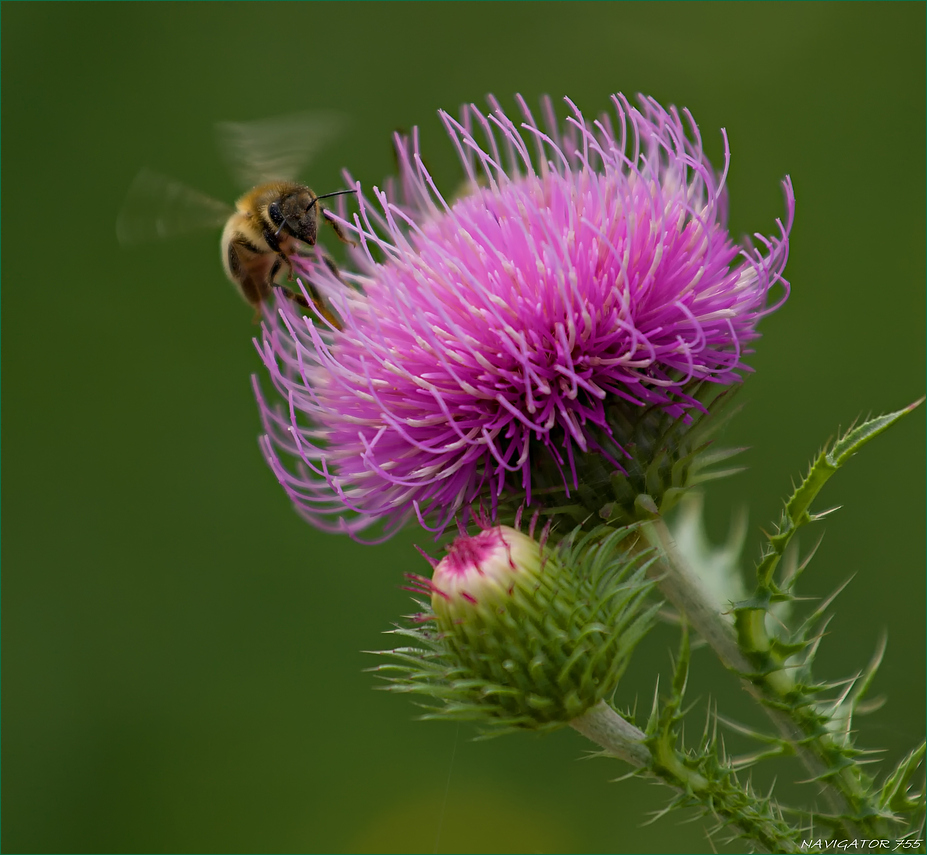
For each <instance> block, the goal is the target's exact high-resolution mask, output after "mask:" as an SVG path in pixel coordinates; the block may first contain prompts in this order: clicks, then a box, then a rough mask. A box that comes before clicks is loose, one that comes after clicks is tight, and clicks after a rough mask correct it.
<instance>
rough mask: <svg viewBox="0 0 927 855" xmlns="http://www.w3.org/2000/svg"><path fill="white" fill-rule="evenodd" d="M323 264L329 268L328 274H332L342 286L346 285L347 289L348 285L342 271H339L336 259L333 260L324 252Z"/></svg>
mask: <svg viewBox="0 0 927 855" xmlns="http://www.w3.org/2000/svg"><path fill="white" fill-rule="evenodd" d="M322 262H323V263H324V264H325V266H326V267H327V268H328V272H329V273H331V275H332V276H334V277H335V279H337V280H338V281H339V282H340V283H341V284H342V285H344V286H345V287H346V288H347V287H348V283H347V282H345V281H344V279H342V278H341V271H340V270H339V269H338V265H337V264H335V259H333V258H332V257H331V256H330V255H329V254H328V253H327V252H323V253H322Z"/></svg>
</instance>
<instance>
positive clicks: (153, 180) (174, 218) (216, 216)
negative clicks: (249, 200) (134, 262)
mask: <svg viewBox="0 0 927 855" xmlns="http://www.w3.org/2000/svg"><path fill="white" fill-rule="evenodd" d="M232 213H233V209H232V208H231V207H229V206H228V205H226V204H225V203H224V202H220V201H218V200H217V199H213V198H212V197H210V196H207V195H206V194H205V193H200V192H198V191H197V190H194V189H193V188H192V187H187V185H186V184H181V183H180V182H179V181H175V180H174V179H172V178H168V177H167V176H166V175H161V174H159V173H157V172H152V171H151V170H150V169H143V170H142V171H141V172H139V174H138V175H137V176H136V178H135V180H134V181H133V182H132V186H131V187H130V188H129V194H128V196H126V201H125V204H124V205H123V206H122V210H121V211H120V212H119V216H118V217H117V218H116V237H118V238H119V242H120V243H122V244H137V243H144V242H146V241H151V240H160V239H161V238H169V237H176V236H177V235H182V234H186V233H188V232H192V231H196V230H198V229H207V228H216V226H220V225H222V224H223V223H224V222H225V221H226V220H227V219H228V218H229V217H230V216H231V215H232Z"/></svg>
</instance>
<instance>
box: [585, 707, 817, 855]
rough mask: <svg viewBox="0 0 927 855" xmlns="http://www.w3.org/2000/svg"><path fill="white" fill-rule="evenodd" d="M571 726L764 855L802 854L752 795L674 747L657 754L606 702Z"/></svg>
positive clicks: (789, 831) (783, 827)
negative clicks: (703, 770) (693, 764)
mask: <svg viewBox="0 0 927 855" xmlns="http://www.w3.org/2000/svg"><path fill="white" fill-rule="evenodd" d="M570 726H571V727H573V728H574V729H575V730H577V731H579V732H580V733H581V734H582V735H583V736H585V737H586V738H587V739H590V740H592V741H593V742H595V743H596V744H597V745H599V746H601V747H602V748H604V749H605V751H606V752H607V753H608V754H611V755H612V756H614V757H619V758H620V759H622V760H624V761H626V762H627V763H630V764H631V765H632V766H634V767H635V768H638V769H643V770H646V771H648V772H650V773H651V774H653V775H655V776H657V777H659V778H660V779H661V780H663V782H664V783H666V784H669V785H670V786H671V787H673V789H675V790H676V791H677V792H679V793H680V794H681V796H682V800H681V803H683V804H687V805H693V806H698V807H701V808H702V809H703V810H704V811H705V812H706V813H711V814H713V815H715V816H717V817H720V818H721V819H722V820H723V821H724V822H725V823H726V824H728V825H730V826H732V827H734V828H736V829H737V830H738V831H739V833H740V835H741V836H742V837H743V838H745V839H746V840H750V841H751V842H753V844H754V845H756V846H758V847H760V848H761V849H762V850H763V851H765V852H782V853H797V852H800V851H802V850H801V848H800V843H799V841H798V836H797V833H796V831H795V830H794V829H792V828H791V827H790V826H789V825H787V824H786V823H785V822H784V821H783V820H782V819H781V818H779V817H778V816H776V815H774V814H773V812H772V810H766V811H764V810H763V809H762V808H763V805H759V804H758V802H757V798H756V796H755V795H753V794H752V793H748V792H745V791H744V790H743V789H741V788H740V787H739V786H737V784H736V782H734V781H733V780H732V779H731V778H730V777H728V776H726V775H722V776H721V777H720V778H719V779H718V780H708V779H707V778H705V776H704V775H702V774H700V773H699V772H698V771H696V770H695V769H692V768H690V766H689V765H688V764H687V763H686V759H685V758H684V757H682V756H681V755H680V754H679V752H678V751H676V750H675V749H673V748H672V747H666V746H663V744H662V743H661V744H660V745H661V747H660V750H659V751H658V752H657V753H656V754H655V753H652V752H651V749H650V748H648V746H647V744H646V740H647V736H646V734H645V733H644V732H643V731H642V730H639V729H638V728H636V727H634V725H632V724H631V723H630V722H628V721H625V719H623V718H622V717H621V716H620V715H618V713H616V712H615V711H614V710H613V709H612V708H611V707H610V706H609V705H608V704H607V703H605V701H600V702H599V703H598V704H597V705H596V706H594V707H593V708H592V709H590V710H588V711H587V712H586V713H584V714H583V715H581V716H580V717H579V718H576V719H574V720H573V721H571V722H570Z"/></svg>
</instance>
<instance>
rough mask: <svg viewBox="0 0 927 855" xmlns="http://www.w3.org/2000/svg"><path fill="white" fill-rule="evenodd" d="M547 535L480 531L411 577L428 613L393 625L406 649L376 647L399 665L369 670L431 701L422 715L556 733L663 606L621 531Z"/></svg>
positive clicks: (595, 697)
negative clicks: (652, 596) (426, 573)
mask: <svg viewBox="0 0 927 855" xmlns="http://www.w3.org/2000/svg"><path fill="white" fill-rule="evenodd" d="M483 522H485V521H483ZM545 540H546V536H542V538H541V542H538V541H535V540H534V539H533V538H532V537H531V536H529V535H526V534H523V533H522V532H520V531H517V530H515V529H512V528H509V527H507V526H496V527H493V528H484V529H482V530H481V531H479V532H478V533H477V534H475V535H473V536H469V535H462V536H460V537H458V538H457V539H456V540H455V541H454V543H453V544H451V546H450V547H449V548H448V554H447V556H446V557H445V558H443V559H442V560H441V561H439V562H432V565H433V567H434V572H433V574H432V577H431V579H427V578H425V577H422V576H416V575H412V574H409V575H408V577H407V578H409V579H410V580H411V581H412V590H414V591H418V592H419V593H423V594H425V595H426V596H428V597H429V598H430V605H431V608H430V609H427V608H426V611H425V612H423V613H421V614H419V615H416V616H415V624H416V626H414V627H412V628H407V629H402V628H400V629H399V630H397V632H398V634H400V635H402V636H405V637H407V638H411V639H413V641H414V646H413V647H404V648H398V649H396V650H391V651H382V654H383V655H385V656H387V657H389V658H391V659H396V660H398V664H391V665H383V666H381V667H379V668H377V669H376V670H377V671H378V672H379V673H380V675H381V676H383V677H385V678H386V679H387V680H389V681H390V686H389V688H391V689H393V690H395V691H403V692H414V693H418V694H424V695H429V696H431V697H433V698H436V699H438V700H439V701H440V702H441V703H440V705H439V706H437V707H432V708H431V709H432V713H431V714H430V715H428V716H426V717H428V718H439V717H440V718H451V719H458V720H468V721H478V722H480V723H482V724H483V725H484V726H487V727H488V728H489V730H488V731H487V732H492V733H500V732H503V731H505V730H512V729H529V730H549V729H552V728H556V727H560V726H562V725H564V724H568V723H570V722H572V721H573V720H574V719H576V718H577V717H578V716H581V715H582V714H584V713H585V712H586V711H587V710H589V709H591V708H592V707H594V706H595V705H596V704H598V703H599V702H600V701H601V700H602V699H603V698H606V697H609V696H610V695H611V694H612V693H613V692H614V690H615V687H616V686H617V685H618V681H619V679H620V677H621V675H622V674H623V673H624V670H625V668H626V666H627V664H628V661H629V660H630V656H631V653H632V651H633V650H634V648H635V646H636V645H637V643H638V642H639V641H640V639H641V638H642V637H643V636H644V634H645V633H646V632H647V630H648V629H649V628H650V627H651V625H652V623H653V617H654V614H655V613H656V611H657V609H658V608H659V603H656V604H653V605H651V606H650V607H646V604H645V600H646V597H647V594H648V593H649V591H650V589H651V587H652V584H653V583H652V582H648V581H647V579H646V570H647V562H648V553H646V552H644V551H642V550H640V549H631V550H627V548H626V545H625V542H633V541H634V540H635V537H634V536H633V534H632V532H631V530H630V529H627V528H625V529H620V530H616V531H609V532H602V531H596V532H593V533H589V534H585V535H582V534H581V533H580V531H579V530H578V529H577V530H574V531H573V532H572V533H571V534H570V535H568V536H567V537H566V538H565V539H564V540H563V541H562V542H561V543H560V544H558V545H557V546H556V547H552V546H549V545H547V544H546V543H545V542H544V541H545ZM423 605H424V604H423Z"/></svg>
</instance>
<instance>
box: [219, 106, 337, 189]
mask: <svg viewBox="0 0 927 855" xmlns="http://www.w3.org/2000/svg"><path fill="white" fill-rule="evenodd" d="M346 125H347V121H346V119H345V117H344V116H342V115H340V114H338V113H294V114H293V115H289V116H277V117H275V118H271V119H261V120H259V121H256V122H221V123H220V124H218V125H217V126H216V130H217V132H218V135H219V147H220V149H221V150H222V153H223V154H224V155H225V157H226V159H227V160H228V162H229V165H230V167H231V168H232V171H233V173H234V175H235V178H236V179H237V180H238V181H239V182H240V183H241V186H242V188H244V189H248V188H251V187H254V186H256V185H258V184H265V183H267V182H269V181H280V180H288V181H294V180H295V179H296V178H297V177H298V176H299V173H300V172H301V171H302V170H303V169H304V168H305V167H306V166H308V164H309V162H310V161H311V160H312V158H313V157H314V156H315V155H316V154H317V153H318V152H319V151H320V150H321V149H322V148H323V147H324V146H326V145H328V144H329V143H331V142H333V141H334V140H335V139H336V138H337V137H338V136H340V134H341V133H342V131H343V130H344V128H345V127H346Z"/></svg>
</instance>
